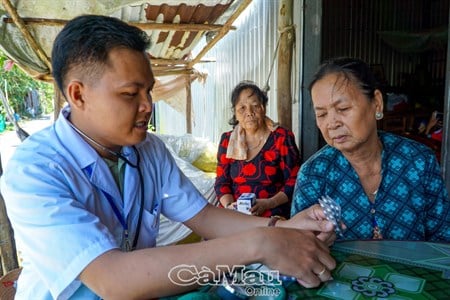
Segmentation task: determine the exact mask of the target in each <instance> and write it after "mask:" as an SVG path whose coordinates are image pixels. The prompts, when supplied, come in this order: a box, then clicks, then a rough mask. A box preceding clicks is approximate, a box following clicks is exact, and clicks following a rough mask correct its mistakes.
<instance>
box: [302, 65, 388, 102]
mask: <svg viewBox="0 0 450 300" xmlns="http://www.w3.org/2000/svg"><path fill="white" fill-rule="evenodd" d="M329 74H340V75H342V76H343V77H344V79H345V81H346V82H348V81H353V82H354V83H355V84H357V85H358V86H359V88H360V89H361V91H362V92H363V93H364V94H365V95H366V96H367V97H368V99H370V100H372V99H373V98H374V96H375V90H377V89H380V88H379V83H378V82H377V80H376V78H375V76H374V74H373V72H372V70H371V69H370V66H369V65H368V64H366V63H365V62H364V61H362V60H361V59H358V58H351V57H339V58H334V59H331V60H328V61H326V62H325V63H323V64H322V65H321V66H320V67H319V70H318V71H317V72H316V73H315V74H314V76H313V79H312V81H311V83H310V84H309V91H310V92H311V89H312V88H313V86H314V84H315V83H316V82H317V81H319V80H321V79H322V78H324V77H325V76H326V75H329Z"/></svg>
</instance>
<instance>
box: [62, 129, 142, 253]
mask: <svg viewBox="0 0 450 300" xmlns="http://www.w3.org/2000/svg"><path fill="white" fill-rule="evenodd" d="M68 123H69V125H70V127H72V128H73V130H75V131H76V132H78V134H80V135H81V136H82V137H83V138H85V139H86V140H88V141H89V142H91V143H92V144H94V145H95V146H97V147H98V148H100V149H102V150H103V151H105V152H108V153H109V154H111V155H113V156H115V157H117V158H118V159H121V160H123V161H124V162H125V163H126V164H127V165H129V166H130V167H132V168H134V169H136V170H137V171H138V174H139V183H140V185H141V186H140V192H141V203H140V207H139V217H138V222H137V227H136V234H135V235H134V239H133V243H132V244H131V247H130V244H129V240H128V234H129V230H128V221H127V220H126V219H125V218H124V217H123V216H122V214H121V213H120V211H119V209H118V208H117V206H116V205H115V204H114V201H113V199H112V197H111V196H110V195H109V194H106V193H104V194H105V196H106V198H107V199H108V202H109V204H110V205H111V207H112V209H113V211H114V214H115V215H116V217H117V218H118V219H119V221H120V223H121V224H122V227H123V230H124V237H123V239H124V240H123V241H122V242H124V250H126V251H132V250H134V249H136V245H137V241H138V239H139V234H140V232H141V223H142V215H143V212H144V177H143V176H142V172H141V169H140V168H139V164H140V162H141V156H140V154H139V151H138V150H137V148H136V146H132V148H133V151H134V154H135V155H136V163H135V164H134V163H132V162H131V161H130V160H129V159H128V158H126V157H125V156H124V155H123V154H122V153H120V152H117V151H113V150H111V149H108V148H107V147H105V146H103V145H102V144H100V143H99V142H97V141H96V140H94V139H93V138H91V137H90V136H88V135H87V134H85V133H84V132H83V131H81V130H80V129H78V128H77V127H76V126H75V125H73V124H72V123H71V122H70V121H69V122H68Z"/></svg>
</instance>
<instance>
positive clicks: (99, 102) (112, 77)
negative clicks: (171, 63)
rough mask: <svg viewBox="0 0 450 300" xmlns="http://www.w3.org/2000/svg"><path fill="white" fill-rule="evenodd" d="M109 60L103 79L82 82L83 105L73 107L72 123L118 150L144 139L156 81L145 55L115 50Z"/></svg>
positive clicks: (121, 49)
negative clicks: (152, 91)
mask: <svg viewBox="0 0 450 300" xmlns="http://www.w3.org/2000/svg"><path fill="white" fill-rule="evenodd" d="M108 60H109V62H108V64H107V66H106V67H105V68H104V71H103V74H102V75H100V76H99V77H100V78H98V79H97V80H92V82H83V83H82V88H81V89H80V94H81V97H82V100H83V101H80V103H82V105H80V106H78V105H73V104H72V114H73V117H72V119H71V120H72V122H73V123H74V124H75V126H77V127H78V128H79V129H81V130H82V131H83V132H84V133H86V134H87V135H88V136H89V137H91V138H93V139H94V140H95V141H97V142H99V143H101V144H102V145H104V146H106V147H108V148H110V149H119V148H120V147H121V146H125V145H134V144H137V143H139V142H141V141H142V140H144V139H145V136H146V132H147V126H148V122H149V120H150V116H151V112H152V97H151V94H150V92H151V90H152V88H153V85H154V82H155V79H154V76H153V72H152V70H151V66H150V61H149V59H148V58H147V56H146V55H145V53H143V52H138V51H134V50H130V49H124V48H118V49H113V50H112V51H111V52H110V53H109V56H108Z"/></svg>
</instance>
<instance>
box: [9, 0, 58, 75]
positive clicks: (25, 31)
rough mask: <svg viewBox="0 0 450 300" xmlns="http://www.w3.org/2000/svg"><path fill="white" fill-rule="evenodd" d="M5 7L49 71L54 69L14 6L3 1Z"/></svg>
mask: <svg viewBox="0 0 450 300" xmlns="http://www.w3.org/2000/svg"><path fill="white" fill-rule="evenodd" d="M2 3H3V7H4V8H5V9H6V11H7V12H8V13H9V14H10V15H11V18H12V19H13V21H14V24H16V26H17V27H18V28H19V30H20V32H21V33H22V34H23V36H24V38H25V40H26V41H27V42H28V44H29V45H30V47H31V48H32V49H33V50H34V51H35V52H36V54H37V56H38V57H39V58H40V59H41V60H42V61H43V62H44V64H45V65H46V66H47V68H48V69H49V70H51V69H52V64H51V63H50V59H49V58H48V57H47V55H46V54H45V52H44V50H42V48H41V46H39V44H38V43H37V42H36V40H35V39H34V37H33V36H32V35H31V33H30V31H28V29H27V27H26V26H25V23H24V22H23V20H22V19H21V18H20V16H19V15H18V14H17V11H16V9H15V8H14V6H12V4H11V2H10V1H9V0H2Z"/></svg>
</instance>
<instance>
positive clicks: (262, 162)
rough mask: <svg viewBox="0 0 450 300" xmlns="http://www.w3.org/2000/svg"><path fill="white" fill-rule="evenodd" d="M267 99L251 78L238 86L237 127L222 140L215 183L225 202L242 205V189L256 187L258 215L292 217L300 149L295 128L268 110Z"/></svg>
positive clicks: (222, 203) (228, 205) (253, 190)
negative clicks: (280, 122)
mask: <svg viewBox="0 0 450 300" xmlns="http://www.w3.org/2000/svg"><path fill="white" fill-rule="evenodd" d="M267 101H268V98H267V95H266V93H265V92H264V91H262V90H261V89H260V88H259V87H258V86H257V85H256V84H255V83H253V82H251V81H242V82H240V83H239V84H238V85H237V86H236V87H235V88H234V90H233V92H232V94H231V104H232V109H233V117H232V118H231V120H230V122H229V124H230V125H233V130H232V131H229V132H225V133H223V134H222V137H221V140H220V143H219V149H218V153H217V160H218V165H217V172H216V173H217V177H216V182H215V186H214V188H215V191H216V195H217V197H218V198H219V201H220V206H223V207H226V208H230V209H236V200H237V198H239V196H240V195H241V194H242V193H254V194H255V195H256V204H255V205H254V206H253V207H252V208H251V210H250V212H251V213H252V214H253V215H257V216H263V217H270V216H275V215H277V216H282V217H285V218H288V217H289V214H290V207H291V199H292V193H293V189H294V186H295V180H296V177H297V172H298V170H299V167H300V153H299V150H298V148H297V145H296V143H295V137H294V133H293V132H292V131H291V130H289V129H286V128H283V127H281V126H279V125H277V124H275V123H274V122H273V121H272V120H270V119H269V118H268V117H267V116H266V106H267Z"/></svg>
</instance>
